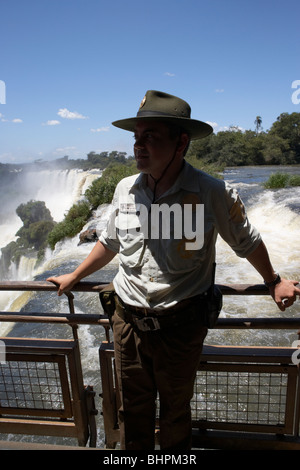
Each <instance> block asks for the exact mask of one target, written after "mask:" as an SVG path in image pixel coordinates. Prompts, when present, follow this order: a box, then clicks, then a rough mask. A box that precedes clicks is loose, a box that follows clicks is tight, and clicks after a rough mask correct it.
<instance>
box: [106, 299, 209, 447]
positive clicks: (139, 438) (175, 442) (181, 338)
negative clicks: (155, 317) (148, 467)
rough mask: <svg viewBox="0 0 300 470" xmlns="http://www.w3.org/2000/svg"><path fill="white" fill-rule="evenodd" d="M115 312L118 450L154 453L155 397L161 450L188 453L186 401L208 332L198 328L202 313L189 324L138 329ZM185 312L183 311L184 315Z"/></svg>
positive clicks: (188, 421)
mask: <svg viewBox="0 0 300 470" xmlns="http://www.w3.org/2000/svg"><path fill="white" fill-rule="evenodd" d="M120 308H122V307H121V306H120V305H118V304H117V305H116V310H115V312H114V314H113V316H112V318H111V322H112V326H113V334H114V348H115V366H116V374H117V382H118V387H119V392H120V402H121V405H120V408H119V411H118V418H119V427H120V439H121V449H127V450H153V449H154V447H155V425H156V414H157V410H156V403H157V396H159V428H160V432H159V441H160V448H161V449H163V450H169V451H171V450H179V451H182V450H189V449H191V443H192V440H191V438H192V426H191V407H190V401H191V399H192V397H193V389H194V381H195V376H196V372H197V368H198V364H199V361H200V357H201V351H202V346H203V342H204V339H205V337H206V334H207V328H206V327H204V326H203V325H202V324H201V320H200V318H201V312H199V315H198V317H199V320H198V319H197V318H196V319H195V318H193V321H192V322H191V323H188V322H187V323H185V324H184V325H180V326H175V327H170V328H163V329H160V330H155V331H140V330H138V329H136V328H135V327H134V325H132V324H131V323H130V322H126V321H125V320H124V319H123V318H122V316H121V315H120V312H118V309H120ZM189 308H194V309H195V308H197V306H196V305H194V306H192V307H189ZM198 308H199V307H198ZM186 313H187V312H182V314H183V315H184V316H186ZM187 318H188V315H187Z"/></svg>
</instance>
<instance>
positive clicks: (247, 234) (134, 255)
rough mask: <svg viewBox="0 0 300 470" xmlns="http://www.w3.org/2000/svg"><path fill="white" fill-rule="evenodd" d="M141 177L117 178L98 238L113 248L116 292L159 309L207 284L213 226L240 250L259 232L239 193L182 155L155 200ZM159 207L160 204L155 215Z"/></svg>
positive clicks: (251, 247)
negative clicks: (108, 215) (166, 187)
mask: <svg viewBox="0 0 300 470" xmlns="http://www.w3.org/2000/svg"><path fill="white" fill-rule="evenodd" d="M146 179H147V176H146V175H145V174H143V173H141V174H139V175H134V176H130V177H127V178H124V179H123V180H122V181H120V183H119V184H118V185H117V187H116V190H115V194H114V198H113V207H114V210H113V213H112V216H111V218H110V220H109V222H108V225H107V228H106V229H105V230H104V231H103V232H102V234H101V235H100V237H99V240H100V242H102V243H103V244H104V245H105V246H107V247H108V248H109V249H110V250H112V251H114V252H116V253H119V270H118V273H117V275H116V277H115V279H114V281H113V282H114V287H115V290H116V292H117V294H118V295H119V296H120V297H121V299H122V300H123V301H124V302H125V303H127V304H130V305H135V306H138V307H146V308H156V309H163V308H168V307H171V306H174V305H175V304H176V303H177V302H179V301H180V300H183V299H186V298H188V297H192V296H195V295H197V294H201V293H203V292H205V291H206V290H207V289H208V288H209V286H210V285H211V281H212V269H213V263H214V261H215V244H216V239H217V235H218V234H220V236H221V237H222V238H223V239H224V240H225V241H226V242H227V243H228V244H229V245H230V246H231V248H232V249H233V250H234V251H235V253H236V254H237V255H238V256H240V257H247V256H248V255H249V254H250V253H251V252H252V251H254V250H255V248H256V247H257V246H258V245H259V243H260V241H261V237H260V234H259V233H258V232H257V230H256V229H255V228H254V227H253V226H252V225H251V224H250V222H249V220H248V218H247V215H246V212H245V208H244V205H243V202H242V201H241V199H240V197H239V195H238V193H237V192H236V190H235V189H233V188H231V187H230V186H229V185H228V184H227V183H226V182H224V181H222V180H218V179H216V178H213V177H212V176H210V175H208V174H206V173H204V172H203V171H201V170H197V169H195V168H194V167H192V166H191V165H190V164H188V163H186V162H185V163H184V166H183V169H182V171H181V173H180V174H179V176H178V178H177V180H176V182H175V184H174V185H173V186H172V187H171V188H170V189H169V190H168V191H166V192H165V193H164V194H163V195H162V196H161V197H159V198H158V199H157V200H156V201H155V204H154V205H153V204H152V198H153V193H152V191H151V190H150V189H149V188H148V186H147V184H146ZM162 204H166V205H165V206H162ZM171 207H172V208H173V209H174V211H173V210H172V211H171V210H170V208H171ZM159 208H164V211H162V214H163V216H162V219H161V220H160V221H159V219H158V218H157V216H156V215H157V210H158V209H159ZM175 209H176V210H175ZM181 209H182V210H181ZM185 210H186V214H187V216H186V219H185V216H184V213H185ZM201 210H202V212H201ZM158 222H160V223H158ZM185 222H186V223H185ZM151 224H152V225H151ZM180 227H181V234H180ZM186 232H188V233H187V234H186ZM195 233H196V236H195ZM193 234H194V238H193V239H192V235H193ZM185 235H188V236H185ZM195 237H196V238H195ZM195 241H196V242H197V243H195ZM199 241H200V242H199ZM188 242H190V243H192V244H190V245H188ZM200 245H201V246H200ZM191 248H192V249H191Z"/></svg>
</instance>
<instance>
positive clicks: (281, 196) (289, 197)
mask: <svg viewBox="0 0 300 470" xmlns="http://www.w3.org/2000/svg"><path fill="white" fill-rule="evenodd" d="M276 171H279V168H278V167H238V168H228V169H226V171H225V173H224V178H225V180H226V181H228V182H229V183H230V184H231V185H232V186H234V187H236V188H237V189H238V191H239V193H240V195H241V197H242V199H243V201H244V203H245V205H246V208H247V213H248V216H249V219H250V220H251V222H252V223H253V225H255V226H256V227H257V229H258V230H259V231H260V232H261V234H262V237H263V239H264V241H265V244H266V245H267V247H268V250H269V254H270V257H271V260H272V263H273V265H274V268H275V269H276V270H277V271H279V272H280V274H281V275H282V276H284V277H287V278H290V279H299V280H300V244H299V233H300V187H295V188H284V189H278V190H266V189H264V188H263V186H262V183H263V182H264V181H266V180H267V179H268V177H269V175H270V174H271V173H274V172H276ZM280 171H281V172H289V173H291V174H295V173H298V174H300V167H280ZM49 173H51V172H49ZM98 176H99V175H97V174H96V173H95V172H90V173H89V174H83V173H82V172H76V170H72V171H71V172H68V173H65V174H61V173H56V174H55V175H54V174H52V175H48V177H47V175H44V177H43V186H42V187H40V188H39V187H38V186H37V187H36V188H35V190H34V194H33V195H31V196H30V197H27V194H26V197H27V199H25V200H23V201H22V202H27V201H28V200H29V199H36V200H37V199H39V200H44V201H45V202H46V206H47V207H49V209H50V210H51V212H52V214H53V217H54V219H55V220H61V218H62V217H63V214H64V212H65V211H66V210H67V209H68V208H69V207H70V206H71V204H72V203H73V202H75V200H78V199H80V197H82V194H83V188H86V185H88V184H90V183H91V181H92V180H93V179H94V178H95V177H98ZM61 179H63V182H62V181H61ZM69 179H70V180H71V179H72V182H71V181H69ZM47 181H48V182H49V185H48V184H47ZM59 188H61V189H60V190H59ZM0 191H1V189H0ZM59 191H60V192H59ZM58 193H59V195H60V196H59V197H58ZM61 201H63V204H62V203H61ZM19 203H20V195H19V196H18V201H16V207H17V205H18V204H19ZM108 209H109V208H108V207H107V206H103V207H100V208H99V209H98V211H96V213H95V214H94V216H95V219H94V223H97V224H101V223H102V224H103V223H104V222H105V220H106V218H107V213H108ZM0 212H1V209H0ZM1 220H3V217H2V219H1V214H0V221H1ZM5 220H6V223H5V224H3V225H0V229H1V236H2V239H1V236H0V247H1V246H5V244H6V243H8V242H9V241H11V240H13V239H14V234H15V232H16V230H17V229H18V228H19V227H18V224H19V225H20V222H19V221H18V220H17V218H16V216H15V214H14V212H13V211H12V213H11V214H9V215H8V216H7V217H6V219H5ZM7 227H9V230H8V229H7ZM15 228H16V230H14V229H15ZM2 229H3V230H2ZM78 241H79V238H78V236H76V237H74V238H73V239H68V240H65V241H63V242H60V243H58V244H57V246H56V248H55V250H54V251H51V250H49V251H48V252H47V253H46V258H45V261H44V263H43V264H42V265H41V266H40V267H38V268H37V269H36V268H35V267H34V265H35V260H33V259H31V258H26V257H24V258H22V260H21V263H20V266H19V267H18V268H16V267H15V266H12V267H11V269H10V270H9V272H8V273H7V275H6V280H45V279H46V278H47V277H49V276H50V275H59V274H62V273H65V272H69V271H71V270H73V269H74V268H75V267H76V266H77V265H78V264H79V263H80V262H81V261H82V260H83V259H84V258H85V257H86V256H87V255H88V253H89V252H90V250H91V248H92V246H91V245H90V244H83V245H80V246H78ZM116 269H117V264H116V261H113V262H112V263H111V264H110V265H108V266H107V267H105V268H104V269H103V270H101V272H98V273H95V274H94V275H92V276H90V277H89V278H87V280H93V281H110V280H111V279H112V277H113V275H114V273H115V272H116ZM216 282H217V283H220V284H223V283H247V284H248V283H261V282H262V279H261V278H260V276H259V275H258V274H257V273H256V271H255V270H254V269H253V268H252V266H250V265H249V263H248V262H247V261H246V260H244V259H240V258H238V257H237V256H236V255H235V254H234V253H233V251H232V250H231V249H230V248H229V247H228V246H227V245H226V244H225V243H224V242H223V241H222V240H221V239H218V241H217V270H216ZM74 300H75V311H76V312H77V313H99V312H100V311H101V307H100V303H99V298H98V295H97V294H94V293H75V299H74ZM20 309H21V310H22V311H24V312H38V311H39V312H60V313H64V312H66V313H67V312H68V302H67V298H65V296H62V297H57V295H56V293H35V294H30V293H6V292H0V310H6V311H19V310H20ZM299 313H300V302H299V301H298V302H296V303H295V304H294V306H293V307H291V308H290V309H289V310H288V311H287V312H285V313H282V312H280V311H279V310H278V308H277V306H276V305H275V304H274V302H273V300H272V299H270V298H269V297H268V296H258V297H254V296H248V297H240V296H232V297H229V296H224V300H223V309H222V312H221V316H223V317H227V318H228V317H237V316H239V317H245V316H248V317H284V316H289V317H297V316H298V315H299ZM296 333H297V332H293V331H292V332H291V331H281V332H278V331H272V330H270V331H265V330H264V331H258V330H253V331H251V330H250V331H243V330H232V331H225V332H222V331H221V330H214V331H211V332H210V333H209V335H208V337H207V340H206V342H207V343H210V344H212V343H213V344H240V345H266V346H291V345H292V342H293V341H295V340H296V339H298V338H297V335H296ZM0 335H1V336H6V335H7V336H14V337H18V336H19V337H22V336H23V337H26V336H32V337H47V338H52V337H55V338H66V337H68V338H70V337H71V330H70V328H69V327H67V326H49V327H48V326H47V328H45V325H39V324H27V325H25V324H23V325H21V324H15V325H10V324H5V323H2V324H1V323H0ZM79 338H80V347H81V351H82V357H83V364H82V365H83V371H84V381H85V383H86V384H91V385H93V386H94V388H95V390H96V407H97V408H98V409H99V410H100V409H101V403H100V402H99V393H101V383H100V376H99V361H98V348H99V344H100V343H101V341H102V340H103V339H104V331H103V330H102V328H100V327H97V326H80V327H79ZM97 420H98V429H99V431H98V433H99V435H98V442H97V445H98V446H99V447H101V446H102V445H103V439H104V433H103V425H102V418H101V415H100V413H99V415H98V417H97ZM5 438H11V439H13V440H23V441H26V442H28V441H34V442H45V438H39V437H30V436H6V437H5ZM49 439H50V441H49V442H55V443H60V442H62V441H63V442H65V443H70V444H76V442H75V441H74V440H73V441H72V440H70V439H63V440H61V439H60V440H55V439H53V438H49Z"/></svg>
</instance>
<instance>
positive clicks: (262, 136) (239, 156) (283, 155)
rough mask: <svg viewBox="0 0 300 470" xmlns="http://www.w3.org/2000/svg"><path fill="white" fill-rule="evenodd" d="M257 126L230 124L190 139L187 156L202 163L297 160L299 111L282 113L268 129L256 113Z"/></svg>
mask: <svg viewBox="0 0 300 470" xmlns="http://www.w3.org/2000/svg"><path fill="white" fill-rule="evenodd" d="M254 122H255V124H256V130H255V131H252V130H246V131H244V132H242V131H241V130H239V129H238V128H237V127H234V126H232V127H231V128H230V129H229V130H228V131H222V132H218V133H217V134H212V135H210V136H209V137H207V138H206V139H202V140H196V141H194V142H192V143H191V146H190V149H189V152H188V156H190V155H192V156H196V158H198V159H201V160H202V162H203V163H205V164H207V163H209V164H216V165H221V166H223V167H225V166H240V165H295V164H300V113H292V114H288V113H282V114H281V115H280V116H279V117H278V118H277V120H276V122H274V123H273V125H272V126H271V129H270V130H269V131H268V132H263V131H262V126H261V124H262V119H261V117H260V116H257V117H256V120H255V121H254Z"/></svg>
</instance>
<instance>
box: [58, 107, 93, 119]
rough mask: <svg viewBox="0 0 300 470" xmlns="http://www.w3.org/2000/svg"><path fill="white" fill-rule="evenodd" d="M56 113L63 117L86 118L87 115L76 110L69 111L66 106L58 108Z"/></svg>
mask: <svg viewBox="0 0 300 470" xmlns="http://www.w3.org/2000/svg"><path fill="white" fill-rule="evenodd" d="M57 114H58V115H59V116H60V117H62V118H64V119H88V118H87V116H83V115H82V114H79V113H78V112H77V111H69V110H68V109H67V108H61V109H59V110H58V113H57Z"/></svg>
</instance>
